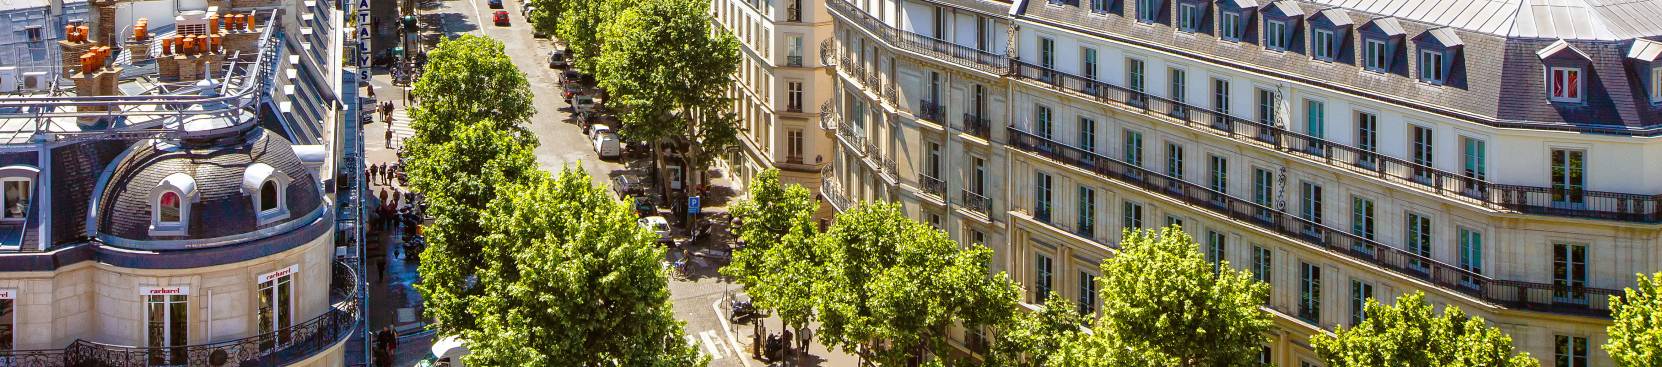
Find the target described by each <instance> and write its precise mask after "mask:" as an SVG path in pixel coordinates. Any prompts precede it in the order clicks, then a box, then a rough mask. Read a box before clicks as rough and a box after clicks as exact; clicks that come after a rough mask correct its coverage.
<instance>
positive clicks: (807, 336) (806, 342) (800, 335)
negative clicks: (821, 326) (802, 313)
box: [796, 326, 814, 353]
mask: <svg viewBox="0 0 1662 367" xmlns="http://www.w3.org/2000/svg"><path fill="white" fill-rule="evenodd" d="M796 339H797V345H798V346H799V347H798V348H800V349H802V352H803V353H808V347H810V346H812V344H813V342H814V329H813V328H811V327H807V326H803V327H802V330H800V331H797V332H796Z"/></svg>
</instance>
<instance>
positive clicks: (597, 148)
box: [594, 131, 623, 159]
mask: <svg viewBox="0 0 1662 367" xmlns="http://www.w3.org/2000/svg"><path fill="white" fill-rule="evenodd" d="M594 152H595V153H599V154H600V158H601V159H606V158H617V157H618V156H621V155H623V144H622V143H621V142H619V141H618V138H617V134H614V133H612V132H611V131H606V132H599V133H595V134H594Z"/></svg>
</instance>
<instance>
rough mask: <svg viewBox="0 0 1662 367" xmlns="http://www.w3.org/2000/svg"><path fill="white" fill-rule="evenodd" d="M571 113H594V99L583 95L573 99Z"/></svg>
mask: <svg viewBox="0 0 1662 367" xmlns="http://www.w3.org/2000/svg"><path fill="white" fill-rule="evenodd" d="M571 111H572V112H576V113H584V112H591V111H594V97H590V96H586V95H581V94H579V95H576V96H573V97H571Z"/></svg>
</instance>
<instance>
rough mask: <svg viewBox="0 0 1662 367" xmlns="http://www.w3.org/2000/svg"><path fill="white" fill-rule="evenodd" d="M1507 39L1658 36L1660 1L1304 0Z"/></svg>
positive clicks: (1661, 21)
mask: <svg viewBox="0 0 1662 367" xmlns="http://www.w3.org/2000/svg"><path fill="white" fill-rule="evenodd" d="M1304 1H1309V2H1313V3H1317V4H1322V5H1327V6H1339V7H1344V8H1347V9H1355V10H1358V11H1363V12H1368V13H1373V14H1378V15H1382V16H1392V17H1398V18H1403V19H1409V20H1414V21H1417V22H1422V23H1429V24H1440V25H1447V26H1450V27H1455V28H1459V29H1462V30H1466V31H1470V32H1476V33H1484V34H1489V35H1496V36H1504V37H1511V38H1546V39H1559V38H1564V39H1580V40H1622V39H1631V38H1637V37H1651V36H1658V35H1662V17H1659V16H1658V15H1659V14H1662V0H1304Z"/></svg>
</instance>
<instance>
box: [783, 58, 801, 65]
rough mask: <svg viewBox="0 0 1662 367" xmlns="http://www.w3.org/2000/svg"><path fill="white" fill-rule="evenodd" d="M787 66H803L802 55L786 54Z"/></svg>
mask: <svg viewBox="0 0 1662 367" xmlns="http://www.w3.org/2000/svg"><path fill="white" fill-rule="evenodd" d="M785 66H795V67H802V56H785Z"/></svg>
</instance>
